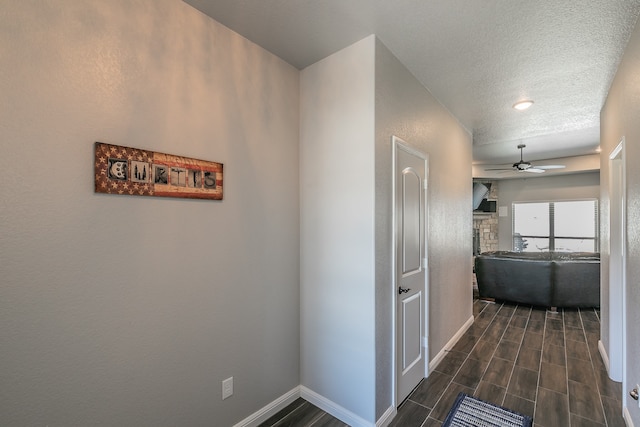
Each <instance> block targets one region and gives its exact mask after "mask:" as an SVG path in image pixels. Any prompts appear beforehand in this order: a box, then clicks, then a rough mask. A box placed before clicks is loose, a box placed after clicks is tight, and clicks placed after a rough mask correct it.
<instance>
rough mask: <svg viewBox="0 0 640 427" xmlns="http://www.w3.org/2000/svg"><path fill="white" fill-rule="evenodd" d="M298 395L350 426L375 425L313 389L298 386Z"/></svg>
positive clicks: (371, 426) (365, 426)
mask: <svg viewBox="0 0 640 427" xmlns="http://www.w3.org/2000/svg"><path fill="white" fill-rule="evenodd" d="M300 397H302V398H303V399H305V400H306V401H308V402H310V403H313V404H314V405H316V406H317V407H318V408H320V409H322V410H323V411H325V412H327V413H329V414H331V415H333V416H334V417H336V418H337V419H339V420H340V421H342V422H343V423H346V424H349V425H350V426H351V427H375V424H374V423H372V422H370V421H367V420H365V419H364V418H361V417H360V416H358V415H356V414H354V413H353V412H351V411H349V410H347V409H345V408H343V407H342V406H340V405H338V404H336V403H334V402H332V401H331V400H329V399H327V398H326V397H324V396H321V395H319V394H318V393H316V392H315V391H313V390H310V389H308V388H306V387H305V386H303V385H301V386H300Z"/></svg>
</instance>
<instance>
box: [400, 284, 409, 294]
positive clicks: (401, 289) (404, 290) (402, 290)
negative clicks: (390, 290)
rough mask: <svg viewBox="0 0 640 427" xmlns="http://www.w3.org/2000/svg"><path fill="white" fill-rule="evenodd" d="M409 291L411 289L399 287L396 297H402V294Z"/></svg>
mask: <svg viewBox="0 0 640 427" xmlns="http://www.w3.org/2000/svg"><path fill="white" fill-rule="evenodd" d="M410 290H411V288H403V287H402V286H400V287H399V288H398V295H402V294H404V293H407V292H409V291H410Z"/></svg>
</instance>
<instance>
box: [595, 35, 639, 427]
mask: <svg viewBox="0 0 640 427" xmlns="http://www.w3.org/2000/svg"><path fill="white" fill-rule="evenodd" d="M639 75H640V27H639V26H636V29H635V30H634V32H633V34H632V36H631V39H630V40H629V44H628V46H627V48H626V50H625V54H624V57H623V59H622V62H621V63H620V66H619V67H618V71H617V73H616V76H615V78H614V81H613V83H612V85H611V88H610V90H609V94H608V96H607V100H606V103H605V105H604V107H603V108H602V111H601V113H600V122H601V127H600V139H601V141H600V145H601V147H602V153H601V158H600V159H601V161H600V164H601V184H602V185H601V199H600V206H601V221H600V237H601V242H602V243H601V252H602V274H601V279H602V280H601V282H602V294H603V306H602V328H601V332H602V333H601V335H602V341H603V343H604V347H605V348H608V347H609V335H608V331H609V318H610V316H615V315H616V313H610V310H609V306H608V299H607V300H605V298H604V296H608V293H609V276H608V274H609V239H610V233H609V189H608V187H609V154H610V153H611V152H612V151H613V149H614V148H615V147H616V146H617V145H618V143H619V142H620V141H621V139H622V138H623V137H624V138H625V141H626V145H625V151H626V152H625V156H626V176H625V178H626V185H627V195H626V196H627V200H626V202H627V203H626V208H627V211H626V215H627V236H626V238H627V246H626V248H627V269H626V276H627V291H626V302H627V307H626V310H625V312H626V316H627V335H626V342H627V348H626V360H627V370H626V378H624V379H623V380H626V381H625V382H626V385H627V387H626V389H624V390H623V391H622V392H623V399H624V400H625V403H626V405H627V408H628V411H629V413H630V415H631V419H632V421H633V423H634V424H635V425H640V409H638V403H637V402H636V401H634V400H632V399H631V398H630V397H629V394H628V391H630V389H631V388H633V387H634V386H635V384H638V383H639V382H640V359H638V356H637V355H638V354H640V329H639V327H638V325H640V310H639V308H640V287H639V286H638V284H637V278H638V277H640V228H639V224H640V168H639V167H637V165H638V162H640V144H639V141H640V122H639V121H638V117H639V116H640V80H638V76H639Z"/></svg>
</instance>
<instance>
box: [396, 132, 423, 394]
mask: <svg viewBox="0 0 640 427" xmlns="http://www.w3.org/2000/svg"><path fill="white" fill-rule="evenodd" d="M394 142H395V143H394V147H395V148H394V151H395V162H396V163H395V172H394V187H395V190H394V193H395V195H394V198H395V201H394V206H395V207H394V218H395V233H394V234H395V238H394V240H395V242H394V243H395V282H396V283H395V287H396V290H395V294H396V316H397V318H396V365H397V372H396V379H397V380H396V383H397V395H396V397H397V398H396V403H397V404H400V403H402V401H404V399H406V398H407V396H408V395H409V393H411V391H412V390H413V389H414V388H415V386H417V385H418V383H419V382H420V381H421V380H422V378H424V373H425V368H424V363H425V354H424V349H423V346H422V336H423V335H424V333H423V327H424V325H425V322H424V318H423V316H424V314H425V297H424V295H425V277H426V273H425V265H426V262H425V260H424V258H425V208H426V206H425V205H426V204H425V200H426V198H425V196H426V191H425V187H426V181H425V172H426V160H425V156H424V155H421V154H420V153H418V152H416V151H413V150H411V149H409V148H407V147H406V146H404V145H402V144H401V143H400V142H399V141H398V140H397V139H394Z"/></svg>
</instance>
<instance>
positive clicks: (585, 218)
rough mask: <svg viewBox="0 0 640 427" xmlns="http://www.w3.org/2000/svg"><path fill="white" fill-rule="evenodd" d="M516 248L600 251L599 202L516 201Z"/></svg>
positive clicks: (514, 213)
mask: <svg viewBox="0 0 640 427" xmlns="http://www.w3.org/2000/svg"><path fill="white" fill-rule="evenodd" d="M512 218H513V250H514V251H517V252H547V251H558V252H597V251H598V233H597V230H598V201H597V200H578V201H567V202H532V203H514V204H513V216H512Z"/></svg>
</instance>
